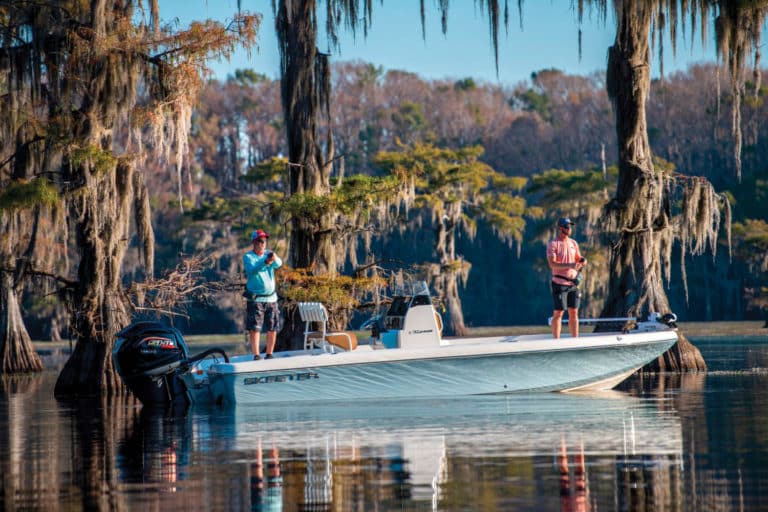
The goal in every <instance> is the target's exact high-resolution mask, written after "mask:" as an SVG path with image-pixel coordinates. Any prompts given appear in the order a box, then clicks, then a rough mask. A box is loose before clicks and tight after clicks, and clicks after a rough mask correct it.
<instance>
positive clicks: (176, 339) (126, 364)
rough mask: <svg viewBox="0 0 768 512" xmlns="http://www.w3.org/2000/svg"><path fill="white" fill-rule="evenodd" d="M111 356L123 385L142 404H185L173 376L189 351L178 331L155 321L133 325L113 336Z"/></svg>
mask: <svg viewBox="0 0 768 512" xmlns="http://www.w3.org/2000/svg"><path fill="white" fill-rule="evenodd" d="M112 357H113V359H114V362H115V367H116V369H117V372H118V374H119V375H120V377H121V378H122V379H123V381H124V382H125V385H126V386H127V387H128V389H130V390H131V392H133V393H134V394H135V395H136V396H137V398H138V399H139V400H140V401H141V402H142V403H143V404H145V405H169V404H173V403H177V402H179V401H182V400H183V401H186V390H185V388H184V383H183V382H182V381H181V379H179V378H177V373H178V372H179V370H180V368H181V367H183V365H185V363H186V362H187V360H188V357H189V350H188V348H187V344H186V342H185V341H184V337H183V336H182V335H181V333H180V332H179V331H178V329H176V328H174V327H170V326H167V325H163V324H161V323H159V322H136V323H133V324H131V325H129V326H128V327H126V328H125V329H123V330H122V331H120V332H119V333H117V339H116V341H115V347H114V350H113V351H112Z"/></svg>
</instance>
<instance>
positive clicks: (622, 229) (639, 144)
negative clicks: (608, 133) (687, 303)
mask: <svg viewBox="0 0 768 512" xmlns="http://www.w3.org/2000/svg"><path fill="white" fill-rule="evenodd" d="M649 4H650V3H649V2H644V1H641V0H632V1H626V2H624V3H623V7H622V8H621V9H620V14H619V18H620V19H619V21H618V27H617V32H616V41H615V43H614V45H613V46H612V47H611V48H610V49H609V52H608V72H607V85H608V94H609V96H610V97H611V99H612V101H613V107H614V114H615V116H616V133H617V138H618V146H619V181H618V184H617V188H616V195H615V197H614V198H613V200H612V201H611V202H610V203H609V204H608V206H607V213H608V215H610V216H611V219H612V222H615V224H616V225H615V226H612V227H613V228H615V229H614V231H615V232H616V233H617V236H618V239H617V240H615V241H614V242H613V247H612V253H611V262H610V277H609V288H608V298H607V300H606V303H605V306H604V309H603V312H602V316H607V317H612V316H624V315H636V316H640V317H644V316H645V315H646V314H647V313H648V312H649V311H656V312H661V313H666V312H669V311H670V307H669V301H668V299H667V295H666V293H665V291H664V288H663V284H662V277H663V276H662V269H661V251H662V250H665V246H666V245H667V244H670V243H672V233H671V230H672V226H671V223H670V203H669V190H668V188H667V184H666V181H665V179H664V176H663V173H661V172H656V171H655V170H654V166H653V162H652V159H651V148H650V144H649V142H648V130H647V125H646V117H645V105H646V101H647V97H648V91H649V88H650V50H649V47H648V40H649V31H650V26H651V20H652V7H651V6H650V5H649ZM654 366H655V367H656V368H657V369H662V370H663V369H686V370H696V369H705V368H706V365H705V363H704V360H703V358H702V357H701V353H700V352H699V350H698V349H697V348H696V347H694V346H693V345H691V344H690V342H689V341H688V340H687V339H686V338H685V337H684V336H683V335H682V334H681V335H680V339H679V342H678V343H677V344H676V345H675V347H673V349H671V350H670V351H669V352H667V353H666V354H664V355H663V356H662V357H660V358H659V360H658V361H657V362H656V363H655V365H654Z"/></svg>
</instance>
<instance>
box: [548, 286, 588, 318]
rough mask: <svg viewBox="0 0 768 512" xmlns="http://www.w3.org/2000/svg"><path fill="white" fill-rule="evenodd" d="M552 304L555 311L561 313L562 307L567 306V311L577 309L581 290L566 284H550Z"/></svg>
mask: <svg viewBox="0 0 768 512" xmlns="http://www.w3.org/2000/svg"><path fill="white" fill-rule="evenodd" d="M552 302H553V303H554V305H555V307H554V308H553V309H554V310H555V311H563V310H564V309H565V307H564V306H566V305H567V306H568V308H569V309H571V308H573V309H579V303H580V302H581V290H579V288H578V287H576V286H571V285H567V284H557V283H554V282H553V283H552Z"/></svg>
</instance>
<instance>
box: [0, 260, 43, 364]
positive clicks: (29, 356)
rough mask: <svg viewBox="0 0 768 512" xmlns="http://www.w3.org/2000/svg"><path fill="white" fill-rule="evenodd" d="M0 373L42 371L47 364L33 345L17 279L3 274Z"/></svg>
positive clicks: (1, 288)
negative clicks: (23, 313)
mask: <svg viewBox="0 0 768 512" xmlns="http://www.w3.org/2000/svg"><path fill="white" fill-rule="evenodd" d="M0 294H2V295H1V296H0V374H2V375H7V374H12V373H25V372H40V371H43V362H42V361H41V359H40V356H39V355H37V352H35V348H34V347H33V346H32V340H31V339H30V338H29V333H27V328H26V327H25V326H24V320H23V319H22V317H21V309H20V308H19V299H18V294H17V290H16V287H15V286H14V283H13V276H12V275H11V274H10V273H8V272H0Z"/></svg>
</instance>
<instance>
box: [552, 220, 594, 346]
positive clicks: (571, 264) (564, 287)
mask: <svg viewBox="0 0 768 512" xmlns="http://www.w3.org/2000/svg"><path fill="white" fill-rule="evenodd" d="M571 226H575V223H573V222H571V219H569V218H568V217H563V218H561V219H560V220H558V221H557V238H555V239H554V240H552V241H550V242H549V244H548V245H547V262H548V263H549V268H551V269H552V300H553V301H554V304H555V311H554V313H553V314H552V337H554V338H559V337H560V330H561V326H562V321H563V312H564V310H565V307H566V306H567V307H568V325H569V326H570V328H571V337H572V338H576V337H577V336H578V335H579V302H580V300H581V290H579V287H578V282H577V278H578V276H579V271H580V270H581V269H582V268H583V267H584V266H585V265H586V264H587V259H586V258H584V257H583V256H582V255H581V252H579V244H577V243H576V240H574V239H573V238H571V237H570V234H571V230H572V227H571Z"/></svg>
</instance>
